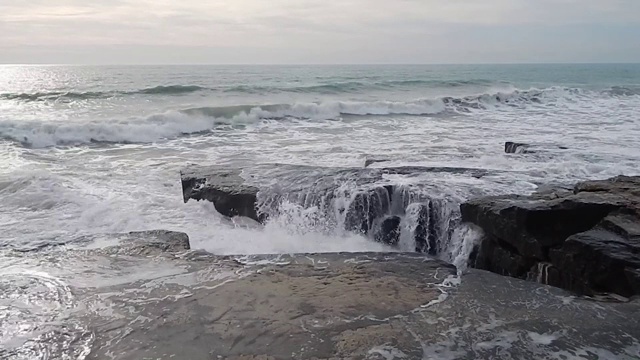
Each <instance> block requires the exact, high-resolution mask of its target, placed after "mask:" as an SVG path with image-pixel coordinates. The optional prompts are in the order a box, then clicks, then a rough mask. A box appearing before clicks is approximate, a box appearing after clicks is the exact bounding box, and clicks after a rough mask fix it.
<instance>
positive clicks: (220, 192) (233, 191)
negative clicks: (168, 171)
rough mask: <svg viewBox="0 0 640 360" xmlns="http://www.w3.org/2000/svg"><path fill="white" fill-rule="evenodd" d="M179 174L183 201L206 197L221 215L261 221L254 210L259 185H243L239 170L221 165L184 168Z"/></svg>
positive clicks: (262, 219) (198, 199)
mask: <svg viewBox="0 0 640 360" xmlns="http://www.w3.org/2000/svg"><path fill="white" fill-rule="evenodd" d="M180 176H181V180H182V194H183V198H184V202H187V201H189V199H193V200H197V201H200V200H207V201H210V202H212V203H213V205H214V206H215V208H216V210H217V211H218V212H219V213H220V214H222V215H224V216H228V217H234V216H244V217H248V218H250V219H254V220H256V221H264V218H263V217H261V216H259V215H258V213H257V211H256V202H257V195H258V188H256V187H253V186H250V185H246V184H245V180H244V179H243V178H242V177H241V176H240V170H238V169H233V168H231V169H230V168H223V167H209V168H197V169H185V170H183V171H182V172H181V173H180Z"/></svg>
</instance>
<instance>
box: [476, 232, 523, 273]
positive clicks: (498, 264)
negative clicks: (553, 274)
mask: <svg viewBox="0 0 640 360" xmlns="http://www.w3.org/2000/svg"><path fill="white" fill-rule="evenodd" d="M534 264H535V260H533V259H528V258H525V257H524V256H521V255H520V254H518V252H517V251H516V250H515V249H513V248H512V247H510V246H509V245H508V244H504V243H502V244H501V243H500V241H499V240H498V239H496V238H493V237H487V238H485V239H484V240H483V242H482V244H480V248H479V249H478V254H477V255H476V259H475V264H474V267H476V268H478V269H483V270H488V271H491V272H494V273H496V274H500V275H506V276H511V277H517V278H524V277H526V275H527V273H529V272H530V271H531V268H532V267H533V266H534Z"/></svg>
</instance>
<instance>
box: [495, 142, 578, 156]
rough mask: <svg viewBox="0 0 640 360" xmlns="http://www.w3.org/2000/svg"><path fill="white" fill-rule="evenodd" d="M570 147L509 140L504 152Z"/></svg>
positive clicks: (541, 150) (533, 151) (545, 150)
mask: <svg viewBox="0 0 640 360" xmlns="http://www.w3.org/2000/svg"><path fill="white" fill-rule="evenodd" d="M567 149H568V147H566V146H561V145H554V144H525V143H517V142H512V141H507V142H506V143H504V152H505V153H507V154H535V153H538V152H548V151H553V150H567Z"/></svg>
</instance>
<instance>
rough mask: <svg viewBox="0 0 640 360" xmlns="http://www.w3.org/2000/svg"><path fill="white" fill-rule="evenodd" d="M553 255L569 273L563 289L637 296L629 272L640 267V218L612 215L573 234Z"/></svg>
mask: <svg viewBox="0 0 640 360" xmlns="http://www.w3.org/2000/svg"><path fill="white" fill-rule="evenodd" d="M550 256H551V262H552V263H553V264H554V265H555V266H556V267H557V268H558V269H559V270H560V272H561V273H563V274H566V275H568V276H567V277H566V281H565V283H563V284H562V287H564V288H567V289H570V290H574V291H579V292H585V293H592V292H593V293H598V292H613V293H616V294H620V295H622V296H626V297H629V296H632V295H635V294H637V293H636V289H634V284H632V283H630V281H629V280H630V279H629V278H628V276H627V275H628V269H640V219H639V218H637V217H634V216H632V215H627V214H613V215H610V216H608V217H607V218H606V219H604V220H603V221H602V222H601V223H600V224H599V225H598V226H597V227H595V228H594V229H591V230H589V231H586V232H583V233H579V234H575V235H572V236H570V237H569V238H568V239H567V240H566V241H565V242H564V244H563V246H562V248H560V249H554V250H553V251H552V252H551V255H550ZM631 280H633V279H631Z"/></svg>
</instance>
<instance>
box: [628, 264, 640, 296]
mask: <svg viewBox="0 0 640 360" xmlns="http://www.w3.org/2000/svg"><path fill="white" fill-rule="evenodd" d="M625 275H626V276H627V282H628V283H629V285H630V286H631V288H632V289H633V293H634V294H640V269H631V268H627V269H626V270H625Z"/></svg>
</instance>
